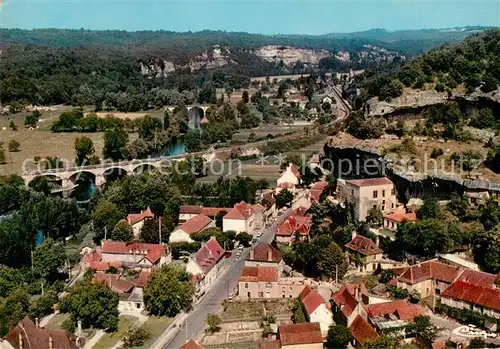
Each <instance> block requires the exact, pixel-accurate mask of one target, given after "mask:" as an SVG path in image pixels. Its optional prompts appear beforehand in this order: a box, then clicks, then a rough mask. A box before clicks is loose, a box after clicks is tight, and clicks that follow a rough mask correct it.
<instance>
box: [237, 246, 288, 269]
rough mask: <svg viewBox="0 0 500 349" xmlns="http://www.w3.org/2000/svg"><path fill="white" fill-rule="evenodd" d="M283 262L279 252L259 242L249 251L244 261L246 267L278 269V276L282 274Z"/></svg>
mask: <svg viewBox="0 0 500 349" xmlns="http://www.w3.org/2000/svg"><path fill="white" fill-rule="evenodd" d="M284 265H285V262H283V257H282V256H281V253H280V251H279V250H278V249H277V248H276V247H274V246H272V245H270V244H268V243H266V242H261V243H260V244H258V245H257V246H255V247H254V248H253V249H251V250H250V255H249V256H248V259H247V260H246V261H245V266H246V267H258V266H261V267H273V268H277V269H278V273H279V274H278V275H281V273H282V272H283V266H284Z"/></svg>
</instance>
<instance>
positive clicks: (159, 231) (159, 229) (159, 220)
mask: <svg viewBox="0 0 500 349" xmlns="http://www.w3.org/2000/svg"><path fill="white" fill-rule="evenodd" d="M158 234H159V239H160V240H159V242H158V243H159V244H160V245H161V216H160V217H158Z"/></svg>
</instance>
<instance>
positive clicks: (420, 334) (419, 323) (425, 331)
mask: <svg viewBox="0 0 500 349" xmlns="http://www.w3.org/2000/svg"><path fill="white" fill-rule="evenodd" d="M409 330H410V331H411V332H413V333H415V335H416V337H417V339H418V340H419V341H420V342H422V343H423V344H425V345H431V344H432V343H433V342H434V341H435V340H436V339H437V338H438V337H439V333H440V332H441V330H439V328H437V327H436V326H434V325H432V324H431V322H430V317H429V316H418V317H416V318H415V321H414V323H413V324H411V325H410V327H409Z"/></svg>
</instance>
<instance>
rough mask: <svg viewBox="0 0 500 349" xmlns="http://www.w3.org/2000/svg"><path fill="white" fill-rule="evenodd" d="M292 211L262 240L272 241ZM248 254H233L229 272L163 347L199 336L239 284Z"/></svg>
mask: <svg viewBox="0 0 500 349" xmlns="http://www.w3.org/2000/svg"><path fill="white" fill-rule="evenodd" d="M291 212H292V210H291V209H289V210H288V211H285V212H284V213H283V214H282V215H281V216H280V217H279V218H278V220H277V221H276V222H275V223H274V224H273V225H272V226H271V227H269V228H268V229H266V230H265V231H264V234H263V235H262V238H261V240H260V242H268V243H269V242H271V241H272V240H273V238H274V233H275V231H276V227H277V224H278V222H281V221H283V220H284V219H285V218H286V217H288V216H289V215H290V214H291ZM248 254H249V249H245V251H244V252H243V254H242V256H241V259H240V260H239V261H236V256H235V254H233V256H232V257H231V260H230V266H229V268H228V270H227V272H226V273H225V274H223V275H221V276H220V278H219V279H218V280H217V282H216V283H215V284H214V285H213V286H212V288H211V289H210V290H209V291H208V292H207V294H206V295H205V297H204V298H203V299H202V300H201V301H200V303H198V304H197V305H195V307H194V309H193V310H192V311H191V312H190V313H189V314H187V316H186V317H185V318H183V319H182V324H181V326H180V327H176V328H175V329H173V330H171V331H170V332H169V333H167V334H166V336H165V342H164V343H167V344H166V345H164V346H163V349H179V348H180V347H181V346H182V345H183V344H184V343H186V340H187V339H189V338H197V337H198V336H199V335H200V333H201V331H202V330H203V327H204V326H205V317H206V316H207V314H209V313H211V314H218V313H220V312H221V311H222V305H221V303H222V301H223V300H224V299H226V298H227V297H228V290H229V292H231V291H232V290H233V289H234V288H235V287H236V286H237V285H238V280H239V278H240V275H241V272H242V270H243V267H244V266H245V259H246V258H247V256H248Z"/></svg>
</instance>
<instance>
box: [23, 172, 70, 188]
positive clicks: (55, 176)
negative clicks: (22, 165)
mask: <svg viewBox="0 0 500 349" xmlns="http://www.w3.org/2000/svg"><path fill="white" fill-rule="evenodd" d="M43 178H45V179H46V180H48V181H51V182H61V183H62V181H63V180H64V179H65V178H63V177H62V176H60V175H58V174H56V173H44V174H40V175H37V176H34V177H33V178H31V179H30V180H28V181H26V185H27V186H28V187H32V186H33V185H34V182H35V181H40V180H41V179H43Z"/></svg>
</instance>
